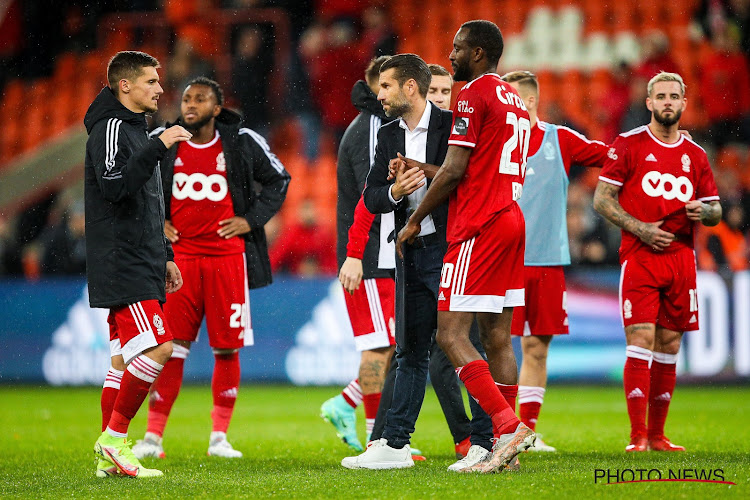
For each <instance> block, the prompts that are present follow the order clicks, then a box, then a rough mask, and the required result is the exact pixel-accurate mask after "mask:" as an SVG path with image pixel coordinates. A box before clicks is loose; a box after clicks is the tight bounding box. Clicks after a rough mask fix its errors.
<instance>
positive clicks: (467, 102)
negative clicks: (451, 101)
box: [448, 86, 484, 148]
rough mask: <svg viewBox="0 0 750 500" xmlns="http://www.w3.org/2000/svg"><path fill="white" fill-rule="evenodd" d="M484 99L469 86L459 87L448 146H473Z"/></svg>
mask: <svg viewBox="0 0 750 500" xmlns="http://www.w3.org/2000/svg"><path fill="white" fill-rule="evenodd" d="M483 113H484V99H483V98H482V95H481V94H480V93H479V92H475V91H474V89H473V88H472V87H470V86H466V87H464V88H463V89H461V92H460V93H459V94H458V98H457V99H456V106H455V107H454V108H453V128H452V129H451V136H450V138H448V145H449V146H463V147H466V148H474V147H475V146H476V145H477V138H478V137H479V132H480V130H481V128H482V124H481V121H482V116H483Z"/></svg>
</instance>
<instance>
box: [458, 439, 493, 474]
mask: <svg viewBox="0 0 750 500" xmlns="http://www.w3.org/2000/svg"><path fill="white" fill-rule="evenodd" d="M490 455H492V453H491V452H490V451H489V450H485V449H484V448H482V447H481V446H479V445H478V444H473V445H471V448H469V452H468V453H467V454H466V456H465V457H464V458H462V459H461V460H459V461H458V462H456V463H455V464H453V465H450V466H448V470H450V471H454V472H458V471H460V470H462V469H468V468H469V467H472V466H474V465H477V464H479V463H482V462H486V461H487V460H489V458H490Z"/></svg>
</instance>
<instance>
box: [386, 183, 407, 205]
mask: <svg viewBox="0 0 750 500" xmlns="http://www.w3.org/2000/svg"><path fill="white" fill-rule="evenodd" d="M391 189H393V184H391V187H389V188H388V199H389V200H391V203H393V204H394V205H398V204H399V203H401V202H402V201H403V200H404V199H403V198H401V199H400V200H398V201H396V200H394V199H393V195H392V194H391Z"/></svg>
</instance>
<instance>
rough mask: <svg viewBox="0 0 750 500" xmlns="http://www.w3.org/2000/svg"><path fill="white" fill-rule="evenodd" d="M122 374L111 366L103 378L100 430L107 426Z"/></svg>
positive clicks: (118, 391)
mask: <svg viewBox="0 0 750 500" xmlns="http://www.w3.org/2000/svg"><path fill="white" fill-rule="evenodd" d="M122 374H123V372H121V371H120V370H115V369H114V368H112V367H111V366H110V367H109V371H108V372H107V376H106V378H105V379H104V386H103V388H102V401H101V406H102V432H104V430H105V429H106V428H107V424H109V419H110V418H112V409H113V408H114V407H115V401H116V400H117V395H118V394H119V393H120V383H122Z"/></svg>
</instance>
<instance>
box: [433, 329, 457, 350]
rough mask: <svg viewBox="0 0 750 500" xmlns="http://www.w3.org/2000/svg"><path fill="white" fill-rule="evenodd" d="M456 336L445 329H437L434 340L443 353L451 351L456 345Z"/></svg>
mask: <svg viewBox="0 0 750 500" xmlns="http://www.w3.org/2000/svg"><path fill="white" fill-rule="evenodd" d="M456 340H457V339H456V336H455V335H453V334H451V333H449V332H448V331H446V330H438V331H437V334H435V342H437V345H438V346H439V347H440V349H442V350H443V352H444V353H448V352H452V351H453V350H454V348H455V346H456Z"/></svg>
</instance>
